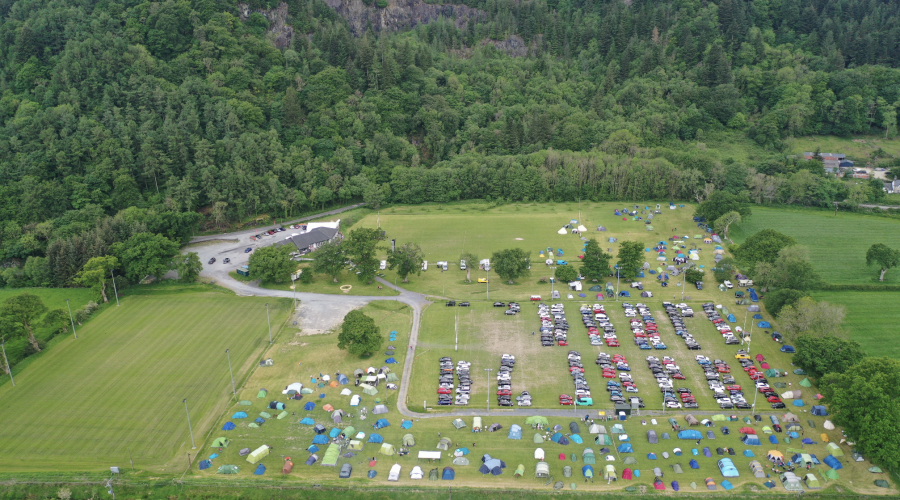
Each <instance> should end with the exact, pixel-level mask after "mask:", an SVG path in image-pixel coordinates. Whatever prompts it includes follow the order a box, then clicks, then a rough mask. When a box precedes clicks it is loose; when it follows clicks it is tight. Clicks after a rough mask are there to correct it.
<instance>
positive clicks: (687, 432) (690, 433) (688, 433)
mask: <svg viewBox="0 0 900 500" xmlns="http://www.w3.org/2000/svg"><path fill="white" fill-rule="evenodd" d="M702 438H703V435H702V434H700V431H695V430H694V429H684V430H681V431H678V439H692V440H694V441H696V440H698V439H702Z"/></svg>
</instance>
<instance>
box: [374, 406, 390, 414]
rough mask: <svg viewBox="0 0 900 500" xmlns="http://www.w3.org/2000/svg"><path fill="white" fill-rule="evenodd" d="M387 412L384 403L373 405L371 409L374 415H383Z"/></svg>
mask: <svg viewBox="0 0 900 500" xmlns="http://www.w3.org/2000/svg"><path fill="white" fill-rule="evenodd" d="M387 412H388V408H387V406H385V405H375V408H373V409H372V413H374V414H376V415H383V414H385V413H387Z"/></svg>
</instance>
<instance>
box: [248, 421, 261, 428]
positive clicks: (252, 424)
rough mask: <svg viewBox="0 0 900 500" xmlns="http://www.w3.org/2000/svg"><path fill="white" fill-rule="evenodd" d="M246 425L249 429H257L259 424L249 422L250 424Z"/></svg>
mask: <svg viewBox="0 0 900 500" xmlns="http://www.w3.org/2000/svg"><path fill="white" fill-rule="evenodd" d="M247 427H250V428H251V429H259V424H257V423H256V422H250V425H248V426H247Z"/></svg>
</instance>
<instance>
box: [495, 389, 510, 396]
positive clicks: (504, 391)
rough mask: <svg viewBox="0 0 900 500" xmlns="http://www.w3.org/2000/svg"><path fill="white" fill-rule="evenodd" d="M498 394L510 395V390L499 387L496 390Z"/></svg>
mask: <svg viewBox="0 0 900 500" xmlns="http://www.w3.org/2000/svg"><path fill="white" fill-rule="evenodd" d="M497 395H498V396H512V391H511V390H509V389H500V390H499V391H497Z"/></svg>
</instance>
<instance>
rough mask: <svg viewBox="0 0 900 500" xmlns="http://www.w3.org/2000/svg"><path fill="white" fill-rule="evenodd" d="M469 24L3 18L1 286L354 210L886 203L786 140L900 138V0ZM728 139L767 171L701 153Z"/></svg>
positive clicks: (760, 3) (739, 5)
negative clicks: (484, 204) (790, 153)
mask: <svg viewBox="0 0 900 500" xmlns="http://www.w3.org/2000/svg"><path fill="white" fill-rule="evenodd" d="M353 1H356V2H359V1H360V0H353ZM343 2H344V3H350V2H351V0H343ZM363 3H364V4H365V6H364V8H366V9H371V10H377V9H383V8H392V5H391V2H388V1H386V0H364V1H363ZM428 3H430V4H434V3H440V2H434V1H430V2H428ZM461 3H465V4H466V5H468V7H471V8H472V9H476V10H475V11H474V12H475V15H472V16H469V17H468V18H466V19H456V20H455V19H449V18H439V19H434V20H432V22H430V23H427V24H419V25H417V26H414V27H412V28H409V29H379V30H376V29H372V27H371V26H368V27H366V29H362V30H358V31H359V32H356V31H354V30H352V29H351V26H350V24H348V20H347V19H345V18H342V17H341V16H340V15H339V14H338V13H337V12H336V11H335V10H333V9H332V8H330V7H329V6H328V5H326V4H325V3H324V1H323V0H289V1H288V2H286V3H283V4H281V6H282V10H283V9H284V8H285V7H286V11H287V16H286V17H284V18H283V19H280V21H281V23H286V24H284V26H281V27H280V28H279V29H280V30H281V31H280V32H278V33H276V30H275V28H276V25H279V22H276V21H278V19H276V18H277V17H278V16H277V14H276V13H275V11H274V10H272V9H276V8H277V7H279V3H278V2H277V1H276V0H254V1H253V2H251V3H250V4H249V5H248V6H242V5H239V4H237V3H233V2H225V1H223V0H166V1H165V2H137V1H122V2H115V1H109V0H101V1H92V0H69V1H65V2H63V1H60V0H48V1H38V0H15V1H14V0H0V96H2V97H0V194H2V196H0V262H2V263H3V266H4V268H5V270H4V271H3V273H0V285H3V284H6V285H11V286H24V285H35V286H69V285H72V284H73V283H74V282H73V278H74V276H75V274H76V273H77V272H78V271H79V270H80V269H81V268H82V266H83V265H84V264H85V263H86V262H87V261H88V260H89V259H90V258H92V257H96V256H102V255H106V254H109V253H111V252H113V250H114V249H115V248H117V247H116V245H117V244H118V245H120V247H121V245H122V244H123V243H125V242H127V241H128V240H129V239H132V238H134V235H136V234H139V233H144V232H151V233H156V234H161V235H164V236H166V237H167V238H169V239H171V240H172V241H175V242H184V241H186V240H187V238H189V237H190V235H191V234H192V232H193V231H194V230H195V229H196V228H197V227H198V224H207V223H208V224H221V223H225V222H228V221H239V220H246V219H247V218H250V217H254V216H257V215H259V214H271V215H274V216H277V217H285V216H290V215H292V214H296V213H299V212H300V211H302V210H312V209H317V208H320V207H325V206H329V205H333V204H336V203H344V202H347V201H350V200H359V199H362V200H365V201H366V202H367V203H370V204H371V205H372V206H379V205H381V204H386V203H395V202H396V203H419V202H424V201H452V200H457V199H469V198H482V199H490V200H509V201H517V200H574V199H578V198H581V199H593V200H615V199H622V200H626V199H627V200H634V199H690V200H695V201H701V200H703V199H705V198H706V197H708V196H709V194H710V193H711V192H712V191H714V190H724V191H729V192H731V193H733V194H735V195H739V196H742V197H745V199H746V200H748V201H751V202H754V203H801V204H808V205H812V204H819V203H827V202H830V201H832V200H839V201H840V200H844V199H847V198H849V199H852V200H855V201H857V202H858V201H865V200H868V199H871V200H877V199H878V197H880V196H883V194H882V191H881V189H880V185H878V186H875V185H871V186H870V185H857V186H855V187H852V188H851V189H850V190H848V188H847V184H845V183H843V182H841V181H839V180H836V179H834V178H829V177H827V176H826V175H825V173H824V170H823V168H822V166H821V163H819V162H815V161H803V160H797V159H794V158H788V157H786V155H785V154H784V152H783V151H782V148H783V142H782V141H783V140H784V139H785V138H786V137H790V136H794V135H800V134H825V133H829V134H839V135H847V134H853V133H864V132H878V133H881V134H884V135H886V136H893V135H894V134H896V131H897V130H896V129H897V106H900V69H898V67H900V4H898V3H897V2H890V1H878V0H756V1H754V2H748V1H745V0H720V1H718V2H712V1H697V0H677V1H673V2H663V1H659V0H634V1H625V2H623V1H620V0H614V1H607V0H464V1H462V2H461ZM285 26H286V27H287V28H290V29H287V28H285ZM398 28H399V27H398ZM285 33H287V36H286V35H285ZM276 38H278V40H276ZM511 41H512V42H517V43H518V44H519V45H521V48H522V49H523V50H521V51H519V53H516V54H512V55H511V51H510V49H509V47H510V46H511V45H515V44H511ZM276 42H277V43H276ZM729 137H734V138H740V139H742V140H745V142H748V143H751V144H755V145H756V146H754V148H755V150H756V151H757V152H755V153H754V154H752V155H750V156H749V158H751V159H750V160H746V159H737V160H736V159H735V158H733V157H731V156H729V155H728V154H726V153H724V152H723V151H720V150H717V149H716V148H712V147H706V144H705V143H704V140H712V138H718V140H720V141H721V140H728V138H729ZM723 138H724V139H723Z"/></svg>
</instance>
